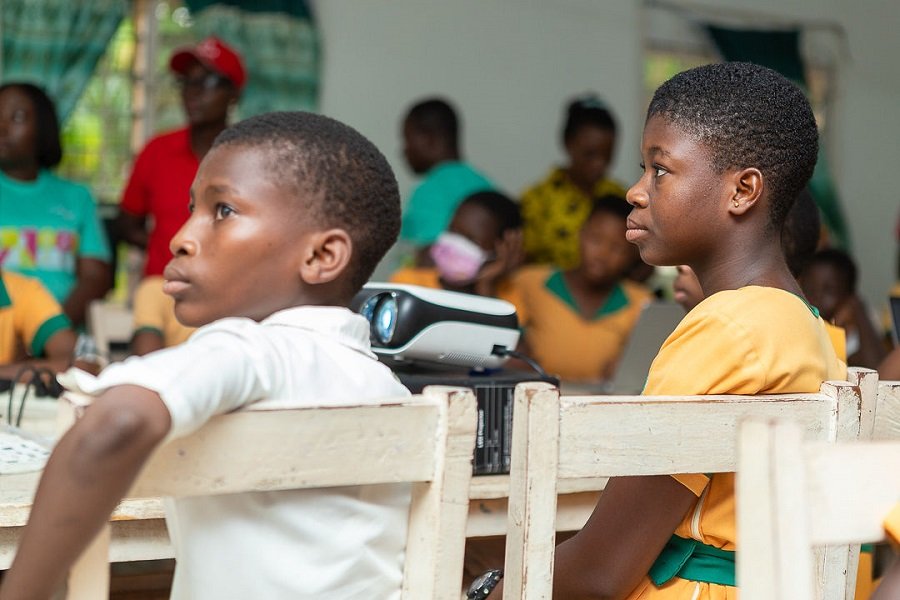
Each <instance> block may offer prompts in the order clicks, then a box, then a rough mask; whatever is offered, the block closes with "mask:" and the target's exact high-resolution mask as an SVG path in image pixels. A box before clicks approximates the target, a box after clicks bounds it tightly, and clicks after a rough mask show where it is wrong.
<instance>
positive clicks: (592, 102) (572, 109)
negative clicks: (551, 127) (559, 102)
mask: <svg viewBox="0 0 900 600" xmlns="http://www.w3.org/2000/svg"><path fill="white" fill-rule="evenodd" d="M587 126H591V127H597V128H599V129H605V130H607V131H610V132H612V133H613V134H615V133H616V119H615V117H613V114H612V112H611V111H610V110H609V107H608V106H606V103H604V102H603V101H602V100H601V99H600V98H598V97H597V96H596V95H594V94H586V95H584V96H579V97H578V98H575V99H573V100H572V101H571V102H569V105H568V106H567V107H566V122H565V125H563V132H562V137H563V143H567V142H568V141H569V140H571V139H572V138H573V137H575V134H576V133H578V131H579V130H580V129H581V128H582V127H587Z"/></svg>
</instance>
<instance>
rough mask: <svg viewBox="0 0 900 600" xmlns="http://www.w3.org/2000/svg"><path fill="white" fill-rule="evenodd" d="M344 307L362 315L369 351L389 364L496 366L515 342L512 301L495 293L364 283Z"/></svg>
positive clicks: (516, 327) (517, 330)
mask: <svg viewBox="0 0 900 600" xmlns="http://www.w3.org/2000/svg"><path fill="white" fill-rule="evenodd" d="M350 308H351V309H352V310H355V311H357V312H359V313H360V314H362V315H363V316H364V317H365V318H366V319H368V321H369V323H370V325H371V342H372V351H373V352H375V354H377V355H378V357H379V358H380V359H381V360H382V361H383V362H385V363H387V364H389V365H392V364H393V365H402V364H414V363H429V364H432V365H433V364H441V365H447V366H456V367H467V368H471V369H496V368H499V367H500V366H502V365H503V363H504V362H506V354H505V353H506V352H507V351H514V350H515V349H516V344H518V342H519V320H518V318H517V317H516V307H515V306H513V305H512V304H510V303H509V302H506V301H505V300H498V299H496V298H486V297H484V296H476V295H473V294H463V293H459V292H448V291H446V290H436V289H431V288H425V287H420V286H416V285H400V284H391V283H368V284H366V285H365V286H364V287H363V289H362V290H361V291H360V292H359V293H358V294H357V295H356V296H355V297H354V298H353V301H352V302H351V304H350Z"/></svg>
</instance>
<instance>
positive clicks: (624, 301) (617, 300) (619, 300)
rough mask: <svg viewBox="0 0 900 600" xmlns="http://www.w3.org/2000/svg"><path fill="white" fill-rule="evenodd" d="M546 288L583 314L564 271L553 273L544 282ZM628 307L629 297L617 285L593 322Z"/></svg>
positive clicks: (595, 315)
mask: <svg viewBox="0 0 900 600" xmlns="http://www.w3.org/2000/svg"><path fill="white" fill-rule="evenodd" d="M544 287H546V288H547V289H548V290H550V292H551V293H552V294H553V295H554V296H556V297H557V298H559V299H560V300H562V301H563V302H565V303H566V304H567V305H568V306H569V307H570V308H571V309H572V310H574V311H575V312H576V313H577V314H581V309H580V308H579V307H578V303H577V302H575V297H574V296H573V295H572V292H571V291H570V290H569V286H567V285H566V280H565V277H563V273H562V271H553V273H551V274H550V277H548V278H547V281H546V282H544ZM626 306H628V295H627V294H626V293H625V289H624V288H623V287H622V284H620V283H617V284H616V285H615V287H613V289H612V290H611V291H610V292H609V296H608V297H607V298H606V302H604V303H603V306H601V307H600V308H599V309H597V312H595V313H594V316H593V317H591V320H597V319H601V318H603V317H605V316H606V315H609V314H611V313H614V312H616V311H619V310H622V309H623V308H625V307H626Z"/></svg>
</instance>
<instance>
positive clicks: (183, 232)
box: [169, 219, 197, 256]
mask: <svg viewBox="0 0 900 600" xmlns="http://www.w3.org/2000/svg"><path fill="white" fill-rule="evenodd" d="M192 220H193V219H188V220H187V222H186V223H185V224H184V225H182V226H181V229H179V230H178V233H176V234H175V235H174V236H173V237H172V241H170V242H169V251H170V252H171V253H172V256H192V255H194V254H197V241H196V240H195V239H194V237H193V236H192V235H191V232H190V227H191V221H192Z"/></svg>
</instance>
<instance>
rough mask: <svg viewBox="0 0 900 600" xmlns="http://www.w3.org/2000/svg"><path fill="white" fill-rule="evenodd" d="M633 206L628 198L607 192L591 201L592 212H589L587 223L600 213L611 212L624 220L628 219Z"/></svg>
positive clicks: (610, 213)
mask: <svg viewBox="0 0 900 600" xmlns="http://www.w3.org/2000/svg"><path fill="white" fill-rule="evenodd" d="M631 209H632V206H631V205H630V204H629V203H628V201H627V200H625V199H624V198H622V197H621V196H617V195H616V194H605V195H603V196H598V197H597V198H594V199H593V201H592V202H591V212H589V213H588V216H587V219H585V220H584V222H585V223H587V222H588V221H590V220H591V219H593V218H594V216H595V215H598V214H609V215H613V216H615V217H619V218H620V219H622V220H623V221H625V220H626V219H628V215H630V214H631Z"/></svg>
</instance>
